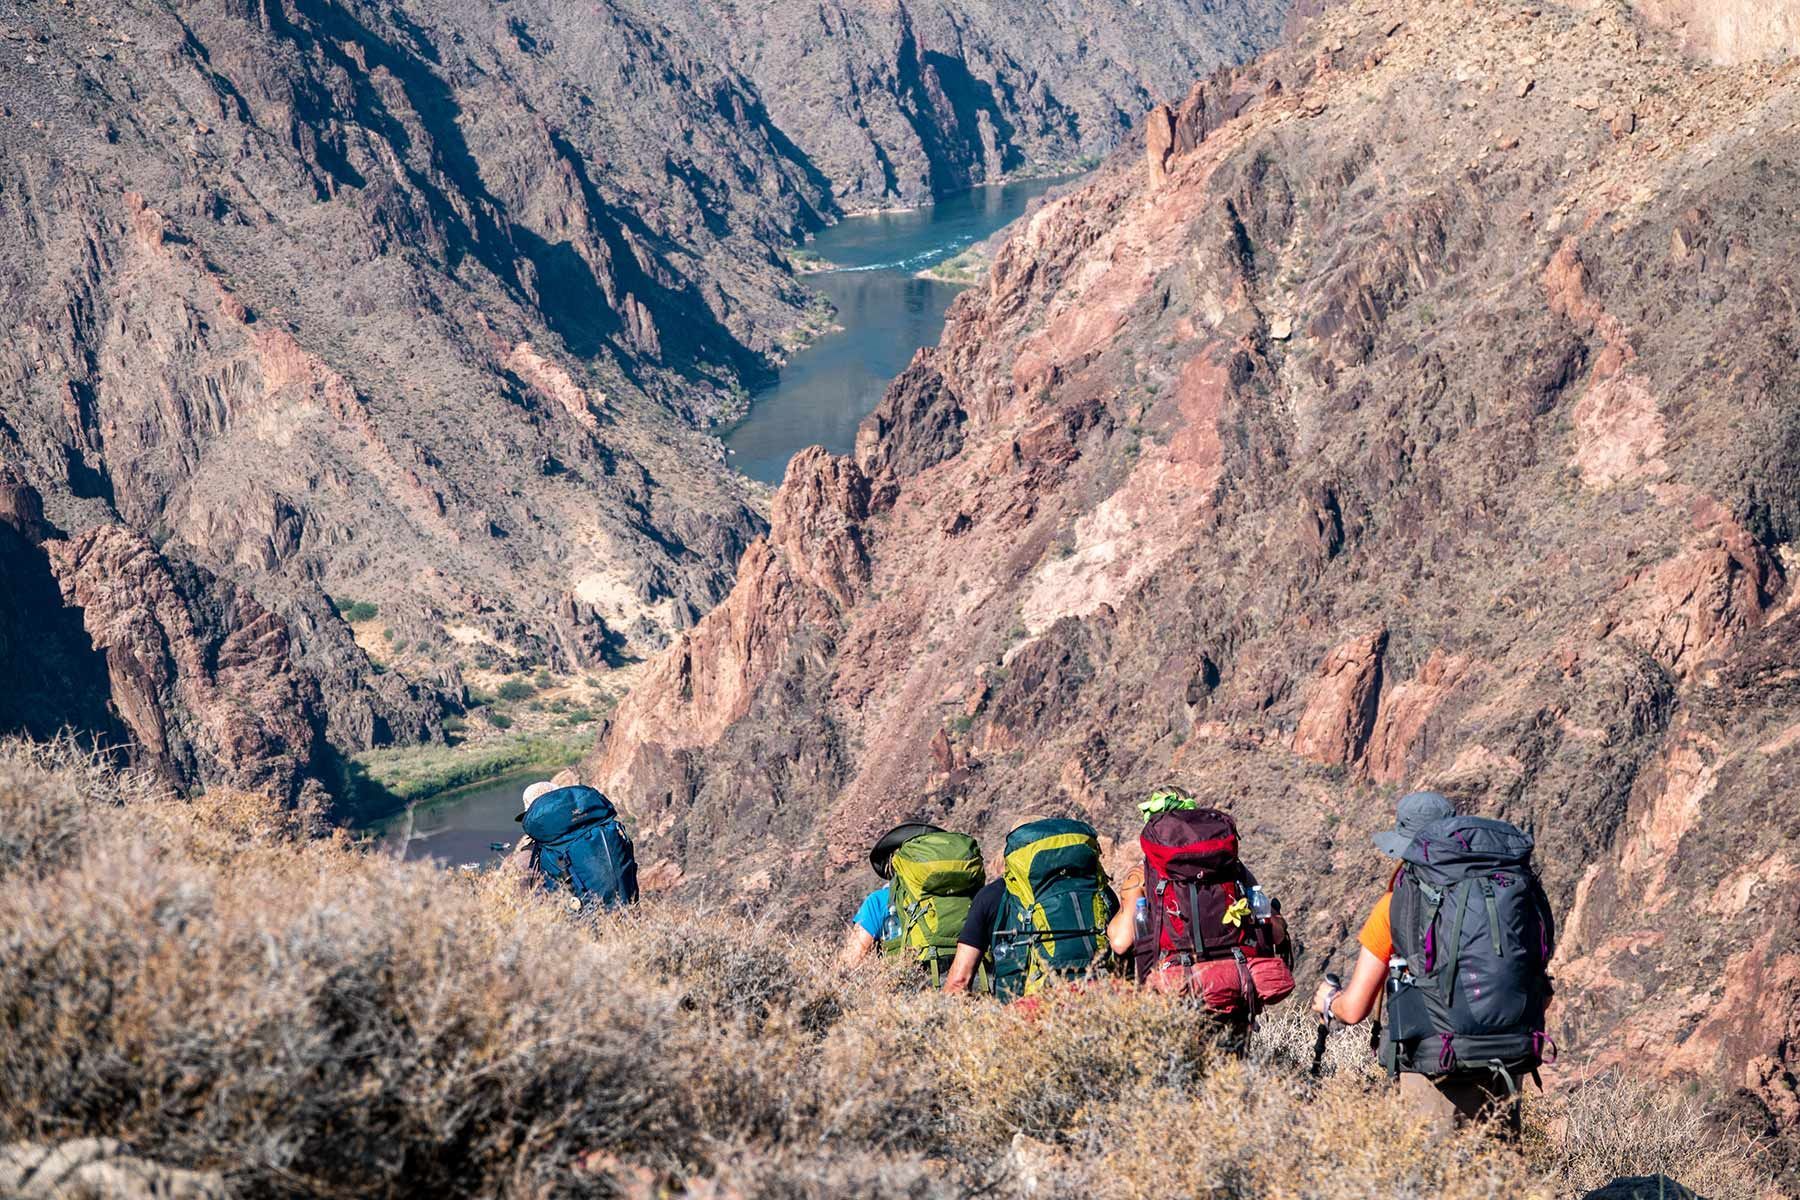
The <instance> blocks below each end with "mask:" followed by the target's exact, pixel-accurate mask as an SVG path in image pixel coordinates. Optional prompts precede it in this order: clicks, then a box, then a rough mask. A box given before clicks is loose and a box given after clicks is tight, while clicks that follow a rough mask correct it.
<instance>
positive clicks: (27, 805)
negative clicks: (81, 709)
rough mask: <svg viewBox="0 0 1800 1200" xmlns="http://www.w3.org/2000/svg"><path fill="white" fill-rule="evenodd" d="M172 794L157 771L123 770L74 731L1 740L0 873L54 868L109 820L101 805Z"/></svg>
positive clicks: (105, 805) (159, 797)
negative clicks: (39, 737) (73, 734)
mask: <svg viewBox="0 0 1800 1200" xmlns="http://www.w3.org/2000/svg"><path fill="white" fill-rule="evenodd" d="M166 796H167V791H166V789H165V788H163V787H162V786H161V785H160V784H159V783H157V782H156V781H155V780H154V779H153V778H151V777H150V776H148V775H145V774H141V773H137V772H129V771H120V770H119V769H118V768H117V765H116V764H115V763H113V762H112V761H111V760H110V759H108V758H106V757H104V756H102V755H100V754H97V753H95V752H94V751H92V750H90V749H89V748H87V747H85V746H83V745H82V744H81V743H79V742H77V741H76V740H75V739H74V738H72V737H61V738H57V739H55V740H53V741H48V742H30V741H25V740H23V739H18V738H12V739H6V740H3V741H0V872H5V871H11V870H25V871H30V872H33V873H41V872H44V871H49V870H55V869H56V868H57V867H58V866H59V865H60V864H62V863H64V862H67V861H68V860H70V859H71V858H73V857H75V856H76V855H77V854H78V853H79V849H80V847H81V845H82V843H83V842H84V841H85V840H86V839H87V837H88V836H89V834H90V833H92V832H93V830H94V829H95V826H96V824H97V823H99V822H103V821H105V820H106V818H105V816H104V814H103V813H101V814H97V813H96V811H95V810H96V809H100V810H104V809H106V808H113V807H122V806H124V805H127V804H142V803H147V802H149V801H152V800H158V799H163V798H166Z"/></svg>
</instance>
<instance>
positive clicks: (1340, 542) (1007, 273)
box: [588, 0, 1800, 1144]
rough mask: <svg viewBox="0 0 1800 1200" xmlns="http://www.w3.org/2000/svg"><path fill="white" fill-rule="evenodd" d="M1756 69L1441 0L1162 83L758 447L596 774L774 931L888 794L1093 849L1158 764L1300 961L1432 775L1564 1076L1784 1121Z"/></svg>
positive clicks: (1379, 875)
mask: <svg viewBox="0 0 1800 1200" xmlns="http://www.w3.org/2000/svg"><path fill="white" fill-rule="evenodd" d="M1797 70H1800V67H1796V66H1795V65H1791V64H1790V65H1787V66H1779V65H1776V64H1774V63H1769V62H1764V61H1752V62H1747V63H1743V64H1740V65H1736V66H1730V67H1724V66H1707V65H1702V64H1699V63H1696V62H1693V61H1690V60H1688V59H1687V58H1685V57H1684V56H1683V53H1682V49H1681V45H1680V43H1679V42H1678V41H1677V39H1676V38H1675V37H1674V36H1673V35H1671V34H1669V33H1666V32H1663V31H1661V30H1659V29H1657V28H1654V27H1647V26H1644V25H1640V24H1638V23H1637V17H1635V16H1634V15H1633V13H1632V12H1631V11H1630V10H1627V9H1625V8H1622V7H1607V8H1606V9H1604V10H1602V11H1597V12H1590V13H1583V14H1575V13H1571V12H1569V11H1567V10H1563V9H1559V8H1555V7H1552V6H1543V7H1542V8H1539V7H1537V6H1533V7H1530V8H1525V9H1521V8H1519V7H1517V6H1513V5H1507V4H1499V3H1475V4H1468V3H1463V2H1461V0H1458V2H1456V3H1448V2H1444V3H1425V4H1407V5H1385V6H1384V5H1381V4H1379V3H1378V4H1373V5H1357V6H1353V7H1349V8H1340V9H1334V10H1330V11H1328V12H1327V14H1326V15H1325V16H1324V17H1322V18H1321V19H1320V21H1319V22H1318V23H1317V24H1316V25H1314V26H1313V27H1311V28H1309V30H1308V31H1307V32H1306V33H1305V34H1304V35H1303V36H1302V37H1301V38H1299V40H1298V41H1297V42H1296V43H1295V44H1294V45H1293V46H1292V47H1290V48H1285V49H1283V50H1281V51H1278V52H1276V53H1274V54H1272V55H1271V56H1269V57H1266V58H1264V59H1262V60H1260V61H1258V62H1257V63H1255V64H1253V65H1251V66H1248V67H1245V68H1242V69H1238V70H1233V71H1227V72H1223V73H1220V74H1217V75H1215V76H1213V77H1211V78H1209V79H1207V80H1206V81H1205V82H1204V83H1203V84H1200V85H1197V86H1196V87H1195V88H1194V89H1193V90H1192V92H1191V93H1189V94H1188V95H1187V96H1186V98H1185V99H1184V100H1183V101H1182V102H1180V103H1179V104H1176V105H1174V106H1172V107H1171V108H1170V109H1167V110H1162V111H1159V112H1157V113H1154V114H1152V116H1151V118H1150V120H1149V122H1148V123H1147V129H1146V131H1145V136H1144V138H1143V140H1142V141H1140V142H1139V143H1138V145H1137V146H1135V147H1133V148H1132V149H1130V150H1129V151H1127V152H1124V153H1122V154H1121V155H1120V156H1118V157H1116V158H1115V159H1113V160H1112V161H1110V162H1109V163H1108V164H1107V165H1106V166H1105V167H1103V168H1102V169H1101V171H1100V172H1099V173H1098V174H1097V175H1096V177H1095V179H1094V181H1093V182H1092V183H1091V184H1089V185H1087V186H1086V187H1084V188H1082V189H1080V190H1078V191H1077V192H1075V193H1074V194H1072V195H1070V196H1068V197H1065V198H1063V199H1060V200H1058V201H1056V202H1055V203H1052V204H1050V205H1048V206H1047V207H1046V208H1045V209H1044V210H1043V211H1041V212H1039V213H1038V214H1036V215H1035V216H1034V217H1032V218H1031V219H1030V220H1029V221H1028V222H1027V223H1025V224H1024V226H1023V227H1022V228H1020V229H1018V230H1017V231H1016V232H1015V234H1014V235H1013V237H1012V240H1011V242H1010V243H1009V244H1008V246H1007V247H1006V248H1005V249H1004V250H1003V251H1002V252H1001V253H1000V255H999V257H998V259H997V261H996V263H995V266H994V269H993V271H992V273H991V276H990V278H989V279H988V281H987V282H986V283H985V284H984V285H983V286H981V287H979V288H977V289H974V290H973V291H971V292H970V293H969V294H967V295H966V296H965V297H964V298H963V299H961V300H959V301H958V302H957V304H956V305H955V306H954V307H953V309H952V311H951V314H950V318H949V323H948V327H947V329H946V332H945V336H944V339H943V342H942V344H941V345H939V346H938V347H936V348H935V349H932V350H929V351H927V352H924V353H922V354H921V355H920V356H919V357H918V358H917V359H916V360H915V362H914V363H913V365H912V366H911V368H909V370H908V371H907V372H906V373H905V374H904V375H902V376H901V377H900V378H899V379H898V380H897V381H896V382H895V384H894V386H893V387H892V388H891V389H890V391H889V393H888V395H887V397H886V398H885V400H884V401H883V403H882V405H881V406H880V408H878V409H877V411H876V413H875V414H874V415H873V416H872V417H871V418H870V419H869V421H868V422H867V423H865V425H864V427H863V430H862V435H861V438H860V439H859V442H858V446H857V450H856V453H855V454H854V455H852V456H846V457H834V456H830V455H826V454H823V453H820V452H816V451H815V452H811V453H807V454H803V455H801V456H799V457H797V458H796V459H795V461H794V463H793V464H792V465H791V467H790V470H789V473H788V477H787V480H786V482H785V484H784V485H783V487H782V488H781V490H780V492H779V493H778V494H777V497H776V501H775V505H774V510H773V514H772V517H771V522H770V530H769V533H768V535H767V537H766V538H764V539H762V540H759V541H758V542H757V543H756V544H754V545H753V546H751V547H750V549H749V550H748V551H747V552H746V554H745V556H744V558H743V560H742V562H741V564H740V568H739V572H738V577H737V581H736V584H735V587H734V589H733V592H732V594H731V596H730V597H729V598H728V599H727V600H726V601H725V602H724V603H723V604H722V605H721V606H720V607H719V608H717V609H716V610H714V611H713V612H712V613H710V614H708V616H707V617H705V618H704V619H703V620H701V621H700V622H699V623H698V624H697V625H696V626H695V627H694V628H693V629H692V630H690V631H688V632H686V633H684V634H682V635H681V637H680V638H679V640H678V641H677V643H676V644H675V645H674V646H673V647H671V648H670V650H668V651H667V652H665V653H664V654H663V655H662V656H660V657H659V658H658V659H656V660H655V661H654V662H653V663H652V664H650V667H649V672H648V675H647V677H646V679H645V681H644V682H643V683H642V684H640V686H639V687H638V688H637V689H636V690H635V691H634V692H633V694H632V695H631V696H630V697H628V698H627V700H626V701H625V703H624V704H623V705H622V706H621V707H620V709H619V711H618V712H617V714H616V715H615V717H614V719H613V721H612V722H611V726H610V729H609V731H608V733H607V735H606V736H605V737H604V738H603V740H602V742H601V744H600V745H599V747H598V748H597V750H596V753H595V754H594V756H593V757H592V758H591V759H590V761H589V763H588V768H589V770H590V772H591V773H592V774H593V776H594V777H595V778H596V779H597V780H598V781H599V782H600V783H601V785H602V786H605V787H607V788H608V789H609V790H610V791H612V792H613V793H614V794H615V795H616V797H617V798H618V799H619V800H620V801H621V802H622V803H623V804H624V806H625V807H626V808H627V809H628V811H629V812H630V813H631V815H632V816H633V817H634V818H635V820H636V822H637V825H638V828H639V829H641V831H642V833H643V847H642V848H643V850H644V851H645V853H646V854H648V855H650V856H651V857H652V858H658V859H663V860H665V861H664V863H663V864H662V865H661V866H660V867H659V869H658V871H657V875H658V876H659V877H660V878H661V879H663V880H665V881H667V880H680V879H682V878H684V877H685V878H689V879H703V880H704V881H705V882H704V885H703V886H705V887H706V888H707V889H708V890H709V892H711V893H712V894H728V893H730V892H731V891H733V890H735V891H737V892H738V893H739V894H741V895H743V896H745V897H747V898H755V899H756V900H757V902H758V904H759V907H762V908H765V909H766V908H767V907H768V906H767V901H766V895H767V893H770V892H775V893H794V894H798V895H803V896H805V897H807V898H808V901H809V903H806V904H802V905H799V906H797V907H796V909H795V911H799V912H806V913H813V914H821V915H820V917H819V920H821V921H823V920H825V919H826V916H827V915H828V914H831V913H834V912H841V911H845V910H844V909H843V906H844V905H845V904H847V903H849V901H850V899H851V898H852V896H853V895H854V893H855V892H856V891H857V890H858V889H860V888H862V887H864V886H866V884H867V879H866V868H862V867H861V866H860V864H861V863H862V856H863V854H864V851H865V850H866V847H867V844H868V841H869V839H870V838H872V837H873V836H874V835H875V834H876V833H878V832H879V831H880V830H881V829H882V828H883V827H884V826H885V825H887V824H889V823H891V822H893V821H894V820H896V819H899V818H902V817H904V816H907V815H909V814H913V813H917V812H921V811H923V812H925V813H927V814H931V815H935V816H938V817H941V818H942V819H944V820H946V821H947V822H949V823H952V824H954V825H956V826H958V827H960V828H966V829H969V830H971V831H973V832H976V833H978V834H981V835H983V836H984V837H985V838H986V839H987V841H988V842H989V843H990V844H991V843H992V841H993V839H995V838H997V837H998V836H999V835H1000V834H1001V833H1003V832H1004V831H1005V829H1007V828H1008V827H1010V825H1011V824H1012V823H1013V822H1014V820H1015V819H1016V818H1018V817H1020V816H1022V815H1027V814H1029V813H1032V812H1036V811H1040V810H1043V809H1046V808H1049V809H1055V810H1060V811H1069V812H1074V813H1077V814H1081V815H1084V816H1086V817H1088V818H1089V819H1091V820H1093V821H1094V822H1096V824H1098V825H1099V826H1100V828H1101V829H1102V831H1103V832H1104V833H1106V834H1108V835H1109V836H1112V837H1114V838H1117V839H1118V840H1119V842H1120V844H1121V845H1125V844H1128V840H1129V839H1130V837H1131V836H1132V835H1133V834H1134V832H1135V822H1134V819H1133V818H1134V810H1133V808H1132V800H1133V799H1134V798H1135V797H1136V796H1138V795H1139V794H1141V792H1142V791H1144V790H1145V789H1147V788H1149V787H1151V786H1153V785H1155V784H1157V783H1159V782H1162V781H1164V780H1167V779H1176V780H1180V781H1182V782H1185V783H1187V784H1188V785H1190V786H1192V787H1194V788H1195V789H1196V790H1198V791H1199V792H1200V793H1201V794H1202V795H1204V796H1206V797H1207V798H1209V799H1212V800H1215V801H1218V802H1220V803H1223V804H1226V805H1228V806H1230V807H1231V808H1232V809H1233V810H1234V811H1235V812H1236V813H1237V814H1238V817H1239V820H1240V823H1241V824H1242V826H1243V827H1244V828H1245V830H1246V833H1247V835H1248V837H1249V849H1248V853H1249V855H1250V857H1251V859H1252V861H1253V862H1254V863H1256V864H1257V868H1258V870H1259V872H1261V873H1262V874H1263V875H1264V876H1265V882H1268V883H1270V884H1271V885H1272V887H1273V888H1274V890H1275V891H1277V892H1278V893H1279V894H1281V895H1282V896H1283V897H1285V898H1286V900H1287V902H1288V905H1289V907H1290V911H1291V912H1293V913H1294V914H1295V915H1296V916H1297V918H1298V920H1299V923H1300V926H1301V928H1302V929H1303V931H1304V937H1305V939H1306V941H1307V943H1308V945H1309V947H1310V948H1311V952H1312V953H1311V965H1312V967H1313V968H1314V969H1316V968H1317V966H1318V965H1319V964H1320V962H1321V961H1322V960H1324V959H1326V958H1327V957H1330V956H1333V955H1335V954H1336V953H1337V951H1338V948H1339V947H1340V946H1341V945H1342V944H1343V942H1344V941H1345V940H1346V939H1347V937H1348V935H1349V933H1350V932H1351V931H1352V930H1353V929H1354V927H1355V924H1356V922H1358V921H1359V920H1360V919H1361V917H1362V915H1363V913H1364V911H1365V910H1366V908H1367V905H1368V904H1369V903H1370V902H1371V900H1372V898H1373V897H1374V895H1375V894H1376V893H1377V892H1378V890H1379V888H1380V885H1381V881H1382V879H1383V878H1384V875H1383V871H1384V870H1385V867H1384V866H1383V863H1382V860H1380V859H1379V857H1378V856H1377V855H1376V853H1375V852H1374V851H1373V849H1372V848H1371V847H1370V845H1369V842H1368V835H1369V833H1370V832H1371V831H1372V830H1374V829H1376V828H1378V827H1380V825H1381V824H1382V823H1383V822H1384V821H1386V820H1388V819H1390V817H1391V812H1392V803H1393V799H1394V797H1395V796H1396V795H1397V794H1398V792H1399V791H1400V790H1401V789H1402V788H1405V787H1412V786H1435V787H1438V788H1441V789H1443V790H1444V791H1446V792H1448V793H1450V794H1451V795H1453V796H1454V797H1455V798H1457V800H1458V801H1459V802H1461V803H1462V804H1464V805H1465V806H1467V807H1469V808H1471V809H1476V810H1479V811H1482V812H1487V813H1493V814H1497V815H1501V816H1505V817H1508V818H1510V819H1513V820H1515V821H1519V822H1522V823H1528V824H1530V825H1532V826H1533V827H1534V828H1535V829H1536V831H1537V834H1538V837H1539V845H1540V854H1541V860H1542V868H1543V871H1544V873H1545V876H1546V881H1547V883H1548V885H1549V886H1550V888H1551V891H1552V894H1553V896H1554V898H1555V901H1556V903H1557V906H1558V908H1559V910H1560V911H1561V912H1562V913H1563V914H1564V930H1563V939H1562V944H1561V950H1560V952H1559V957H1558V962H1557V964H1556V965H1557V975H1558V977H1559V980H1560V987H1561V999H1560V1000H1559V1002H1558V1005H1557V1010H1556V1017H1555V1019H1556V1023H1557V1026H1558V1030H1559V1041H1560V1042H1561V1044H1562V1048H1563V1051H1564V1061H1563V1064H1562V1066H1561V1068H1560V1069H1559V1070H1560V1072H1561V1077H1562V1078H1564V1079H1570V1078H1579V1077H1581V1075H1582V1074H1583V1073H1586V1072H1589V1071H1592V1070H1595V1069H1598V1068H1600V1067H1603V1066H1618V1067H1621V1068H1624V1069H1627V1070H1634V1071H1649V1072H1656V1073H1672V1074H1678V1075H1681V1076H1685V1077H1689V1078H1692V1079H1694V1080H1696V1081H1698V1083H1699V1084H1700V1085H1701V1086H1702V1087H1705V1088H1707V1089H1711V1090H1714V1091H1716V1092H1718V1093H1720V1094H1722V1095H1723V1096H1725V1097H1726V1098H1728V1099H1729V1100H1730V1101H1731V1102H1732V1103H1733V1104H1734V1105H1735V1106H1736V1112H1737V1113H1738V1114H1739V1116H1741V1118H1742V1119H1743V1120H1744V1121H1745V1122H1746V1124H1747V1125H1748V1127H1749V1128H1751V1129H1753V1130H1756V1131H1761V1132H1769V1133H1778V1134H1780V1135H1781V1136H1782V1137H1783V1138H1787V1137H1791V1136H1792V1135H1793V1134H1794V1133H1795V1132H1796V1130H1797V1129H1800V1090H1797V1088H1796V1075H1797V1073H1800V1051H1797V1050H1796V1047H1800V934H1796V932H1795V926H1794V922H1793V921H1792V920H1791V917H1792V914H1793V912H1794V911H1795V906H1796V903H1797V902H1800V865H1797V863H1800V860H1797V859H1796V856H1795V850H1794V847H1795V845H1796V844H1800V843H1796V840H1795V839H1796V836H1797V835H1800V826H1797V825H1796V815H1795V812H1794V810H1793V806H1792V805H1791V804H1790V803H1788V802H1787V799H1786V796H1787V793H1788V791H1789V790H1791V787H1790V785H1791V780H1792V776H1793V772H1794V771H1795V770H1796V769H1797V767H1800V757H1796V756H1797V755H1800V704H1797V703H1796V697H1795V695H1794V692H1793V687H1792V680H1793V679H1794V678H1795V677H1796V676H1797V675H1800V624H1797V622H1800V617H1797V616H1796V615H1795V614H1794V609H1793V602H1792V600H1793V596H1794V592H1793V589H1792V588H1791V586H1790V581H1789V574H1790V571H1791V569H1792V563H1793V561H1794V560H1793V550H1792V542H1793V539H1794V538H1795V536H1796V534H1797V533H1800V486H1797V484H1796V481H1800V409H1797V408H1796V397H1797V396H1800V365H1797V359H1796V356H1795V354H1794V352H1793V347H1794V345H1795V344H1796V343H1797V342H1800V309H1797V308H1796V305H1795V303H1794V296H1795V294H1796V287H1795V284H1796V281H1795V279H1794V276H1793V271H1794V268H1793V264H1794V262H1795V261H1797V259H1796V251H1797V250H1800V244H1797V239H1800V233H1797V232H1796V231H1797V230H1800V226H1797V225H1796V224H1795V220H1794V218H1795V215H1796V214H1795V211H1794V207H1793V197H1794V196H1796V195H1800V153H1797V148H1800V138H1796V136H1795V134H1796V131H1797V129H1800V125H1797V122H1800V88H1797V87H1796V86H1795V83H1796V79H1797V78H1800V76H1797V75H1796V71H1797ZM725 847H729V848H730V849H729V853H728V854H725V853H723V852H722V850H723V848H725ZM1123 861H1124V851H1123V850H1121V852H1120V862H1121V864H1122V863H1123ZM696 886H700V885H696ZM1783 1144H1786V1143H1783Z"/></svg>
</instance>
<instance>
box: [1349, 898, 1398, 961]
mask: <svg viewBox="0 0 1800 1200" xmlns="http://www.w3.org/2000/svg"><path fill="white" fill-rule="evenodd" d="M1393 902H1394V893H1392V892H1383V893H1382V894H1381V899H1379V900H1377V901H1376V902H1375V909H1374V911H1372V912H1371V913H1370V914H1369V919H1368V920H1366V921H1364V922H1363V927H1362V932H1361V933H1359V934H1357V935H1356V940H1357V941H1359V942H1361V943H1362V946H1363V949H1364V950H1367V951H1368V952H1369V953H1370V954H1373V955H1374V956H1375V957H1376V958H1379V959H1380V960H1381V961H1382V962H1386V961H1387V960H1388V959H1390V958H1392V957H1393V956H1394V927H1393V924H1392V922H1390V921H1389V920H1388V908H1389V906H1391V905H1392V904H1393Z"/></svg>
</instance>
